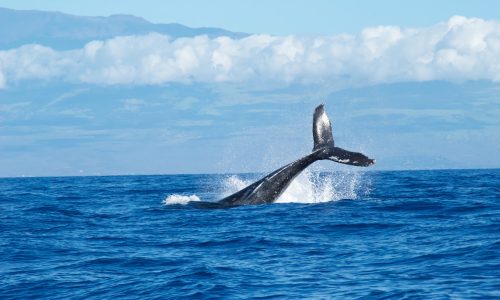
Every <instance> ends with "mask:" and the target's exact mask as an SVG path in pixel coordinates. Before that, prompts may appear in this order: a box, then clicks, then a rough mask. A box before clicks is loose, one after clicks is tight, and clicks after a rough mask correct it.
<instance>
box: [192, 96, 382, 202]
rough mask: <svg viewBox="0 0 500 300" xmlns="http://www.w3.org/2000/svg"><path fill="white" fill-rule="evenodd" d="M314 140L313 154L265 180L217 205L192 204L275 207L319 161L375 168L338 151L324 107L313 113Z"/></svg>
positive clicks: (360, 157) (355, 155) (370, 161)
mask: <svg viewBox="0 0 500 300" xmlns="http://www.w3.org/2000/svg"><path fill="white" fill-rule="evenodd" d="M313 140H314V147H313V151H312V153H310V154H308V155H306V156H304V157H302V158H300V159H298V160H296V161H294V162H292V163H290V164H288V165H285V166H283V167H281V168H279V169H277V170H275V171H273V172H271V173H270V174H268V175H266V176H265V177H264V178H262V179H260V180H258V181H256V182H254V183H252V184H251V185H249V186H247V187H246V188H244V189H242V190H240V191H238V192H236V193H234V194H232V195H230V196H228V197H226V198H224V199H222V200H220V201H218V202H198V203H193V204H196V206H200V207H207V208H211V207H213V208H225V207H233V206H240V205H252V204H265V203H272V202H274V201H276V199H278V198H279V196H281V194H283V192H284V191H285V190H286V188H287V187H288V186H289V185H290V183H291V182H292V181H293V179H294V178H295V177H297V176H298V175H299V174H300V173H301V172H302V171H303V170H304V169H305V168H307V167H308V166H309V165H311V164H312V163H314V162H315V161H318V160H331V161H334V162H337V163H342V164H347V165H353V166H360V167H368V166H371V165H373V164H375V160H374V159H371V158H368V157H367V156H366V155H364V154H362V153H359V152H351V151H347V150H344V149H342V148H339V147H335V143H334V140H333V135H332V125H331V122H330V119H329V118H328V115H327V114H326V112H325V108H324V105H323V104H321V105H319V106H318V107H316V109H315V111H314V115H313Z"/></svg>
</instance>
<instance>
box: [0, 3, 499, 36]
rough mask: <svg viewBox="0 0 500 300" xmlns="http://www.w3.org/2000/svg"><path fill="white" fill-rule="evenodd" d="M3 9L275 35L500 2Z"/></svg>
mask: <svg viewBox="0 0 500 300" xmlns="http://www.w3.org/2000/svg"><path fill="white" fill-rule="evenodd" d="M83 3H84V4H83ZM0 7H6V8H13V9H37V10H48V11H60V12H65V13H71V14H75V15H84V16H108V15H112V14H132V15H136V16H141V17H143V18H145V19H147V20H149V21H151V22H156V23H170V22H176V23H181V24H184V25H187V26H192V27H206V26H212V27H220V28H225V29H228V30H231V31H238V32H247V33H269V34H275V35H289V34H293V35H297V34H298V35H332V34H340V33H357V32H359V31H361V30H362V29H363V28H365V27H371V26H378V25H395V26H401V27H425V26H430V25H433V24H435V23H438V22H441V21H444V20H447V19H449V18H450V17H452V16H454V15H461V16H465V17H480V18H483V19H498V18H499V17H500V3H499V2H498V1H494V0H481V1H479V2H476V1H467V0H441V1H435V0H434V1H432V0H421V1H404V2H403V1H397V0H380V1H367V0H365V1H336V0H290V1H281V0H240V1H233V0H212V1H203V0H176V1H172V0H166V1H165V0H141V1H130V0H124V1H122V0H106V1H102V0H87V1H84V2H82V1H65V0H51V1H43V0H23V1H18V0H0Z"/></svg>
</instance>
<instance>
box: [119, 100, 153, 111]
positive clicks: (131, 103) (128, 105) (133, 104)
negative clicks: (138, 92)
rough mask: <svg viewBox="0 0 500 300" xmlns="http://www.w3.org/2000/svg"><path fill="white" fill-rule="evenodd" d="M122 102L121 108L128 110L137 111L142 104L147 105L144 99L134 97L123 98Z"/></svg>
mask: <svg viewBox="0 0 500 300" xmlns="http://www.w3.org/2000/svg"><path fill="white" fill-rule="evenodd" d="M122 102H123V109H124V110H127V111H130V112H136V111H139V110H140V109H141V108H142V107H143V106H145V105H147V103H146V102H145V101H144V100H141V99H136V98H130V99H125V100H123V101H122Z"/></svg>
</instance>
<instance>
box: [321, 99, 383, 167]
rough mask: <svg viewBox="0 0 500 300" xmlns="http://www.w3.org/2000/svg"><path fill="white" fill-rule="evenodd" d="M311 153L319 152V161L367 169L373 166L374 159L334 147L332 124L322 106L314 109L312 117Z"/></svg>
mask: <svg viewBox="0 0 500 300" xmlns="http://www.w3.org/2000/svg"><path fill="white" fill-rule="evenodd" d="M313 139H314V148H313V152H314V151H317V150H320V149H321V150H322V151H318V152H321V157H320V158H319V159H328V160H331V161H334V162H338V163H341V164H347V165H352V166H359V167H368V166H371V165H373V164H375V160H374V159H370V158H368V157H367V156H366V155H364V154H362V153H359V152H351V151H347V150H344V149H342V148H339V147H335V142H334V141H333V134H332V123H331V122H330V119H329V118H328V115H327V114H326V112H325V106H324V105H323V104H321V105H319V106H318V107H316V109H315V110H314V117H313Z"/></svg>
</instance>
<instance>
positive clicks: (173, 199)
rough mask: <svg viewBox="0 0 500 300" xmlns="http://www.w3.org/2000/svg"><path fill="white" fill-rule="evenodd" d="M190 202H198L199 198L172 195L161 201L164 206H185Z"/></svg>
mask: <svg viewBox="0 0 500 300" xmlns="http://www.w3.org/2000/svg"><path fill="white" fill-rule="evenodd" d="M191 201H200V198H199V197H198V196H196V195H191V196H185V195H178V194H173V195H169V196H168V197H167V198H165V200H163V204H165V205H174V204H181V205H186V204H188V203H189V202H191Z"/></svg>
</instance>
